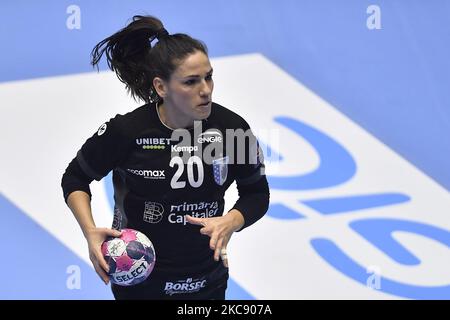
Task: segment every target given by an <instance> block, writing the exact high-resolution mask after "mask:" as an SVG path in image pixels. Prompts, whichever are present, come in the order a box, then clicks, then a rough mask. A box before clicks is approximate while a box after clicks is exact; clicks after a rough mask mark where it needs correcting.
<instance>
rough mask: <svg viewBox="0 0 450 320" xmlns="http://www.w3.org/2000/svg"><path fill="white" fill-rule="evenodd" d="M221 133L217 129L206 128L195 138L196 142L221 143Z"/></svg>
mask: <svg viewBox="0 0 450 320" xmlns="http://www.w3.org/2000/svg"><path fill="white" fill-rule="evenodd" d="M222 140H223V139H222V133H221V132H220V131H219V130H217V129H212V130H211V129H208V130H206V131H205V132H203V133H202V134H200V135H199V136H198V138H197V142H198V143H205V142H220V143H222Z"/></svg>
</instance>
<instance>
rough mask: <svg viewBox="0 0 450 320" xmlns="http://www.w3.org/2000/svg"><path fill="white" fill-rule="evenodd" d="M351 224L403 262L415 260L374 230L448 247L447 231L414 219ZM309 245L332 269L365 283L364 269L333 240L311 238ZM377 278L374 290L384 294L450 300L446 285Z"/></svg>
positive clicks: (378, 220) (407, 262)
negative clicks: (418, 237)
mask: <svg viewBox="0 0 450 320" xmlns="http://www.w3.org/2000/svg"><path fill="white" fill-rule="evenodd" d="M351 225H352V227H353V228H354V229H355V230H356V231H357V232H359V233H360V234H361V235H362V236H363V237H365V238H366V239H367V240H368V241H370V242H371V243H372V244H374V245H375V246H376V247H377V248H379V249H380V250H382V251H383V252H384V253H386V254H387V255H388V256H390V257H391V258H392V259H394V260H395V261H402V263H403V264H411V262H412V260H411V257H413V258H415V260H416V261H418V259H417V258H416V257H415V256H413V255H412V254H411V253H409V252H408V251H407V250H406V249H405V248H404V247H402V246H400V245H399V244H397V243H395V242H394V241H393V239H389V237H386V234H385V235H384V236H383V235H381V236H378V235H377V234H378V233H381V234H383V233H390V232H393V231H406V232H411V233H415V234H419V235H423V236H426V237H429V238H431V239H434V240H436V241H439V242H441V243H443V244H445V245H447V246H450V233H449V232H448V231H446V230H443V229H440V228H437V227H433V226H429V225H426V224H422V223H418V222H412V221H404V220H397V219H363V220H359V221H355V222H354V223H352V224H351ZM311 245H312V247H313V248H314V250H315V251H316V252H317V253H318V254H319V255H320V256H321V257H322V258H323V259H324V260H325V261H326V262H327V263H329V264H330V265H331V266H332V267H333V268H335V269H337V270H338V271H340V272H341V273H343V274H344V275H346V276H348V277H350V278H352V279H353V280H355V281H357V282H359V283H361V284H363V285H366V283H367V280H368V273H367V271H366V269H365V268H364V267H362V266H361V265H360V264H358V263H357V262H356V261H355V260H353V259H352V258H350V257H349V256H348V255H347V254H346V253H345V252H344V251H343V250H342V249H341V248H339V247H338V246H337V245H336V244H335V243H334V242H333V241H331V240H329V239H325V238H315V239H312V240H311ZM390 246H392V247H390ZM408 256H409V257H408ZM405 262H406V263H405ZM380 277H381V279H380V288H379V289H378V290H380V291H382V292H385V293H389V294H393V295H397V296H401V297H405V298H411V299H450V284H446V285H442V286H419V285H413V284H408V283H402V282H399V281H396V280H393V279H389V278H387V277H384V276H382V275H381V276H380Z"/></svg>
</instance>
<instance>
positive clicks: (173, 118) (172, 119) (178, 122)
mask: <svg viewBox="0 0 450 320" xmlns="http://www.w3.org/2000/svg"><path fill="white" fill-rule="evenodd" d="M156 110H157V112H158V116H159V120H160V121H161V122H162V124H163V125H165V126H166V127H167V128H169V129H171V130H176V129H180V128H184V129H189V128H192V127H193V125H194V121H193V120H192V119H188V118H184V117H180V115H179V114H177V113H176V112H173V111H174V108H170V107H167V106H166V105H165V104H164V103H161V104H160V105H157V106H156Z"/></svg>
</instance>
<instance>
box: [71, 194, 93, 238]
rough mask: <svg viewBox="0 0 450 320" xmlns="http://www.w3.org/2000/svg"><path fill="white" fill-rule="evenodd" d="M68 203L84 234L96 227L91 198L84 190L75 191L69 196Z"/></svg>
mask: <svg viewBox="0 0 450 320" xmlns="http://www.w3.org/2000/svg"><path fill="white" fill-rule="evenodd" d="M67 205H68V206H69V208H70V210H72V213H73V215H74V216H75V219H77V222H78V224H79V225H80V228H81V230H82V231H83V234H84V236H85V237H86V233H87V231H88V230H89V229H92V228H95V222H94V218H93V217H92V211H91V198H90V196H89V194H87V193H86V192H84V191H74V192H72V193H70V194H69V196H68V198H67Z"/></svg>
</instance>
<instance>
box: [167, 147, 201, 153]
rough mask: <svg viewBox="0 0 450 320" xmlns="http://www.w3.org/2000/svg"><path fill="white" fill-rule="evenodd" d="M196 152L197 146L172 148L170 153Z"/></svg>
mask: <svg viewBox="0 0 450 320" xmlns="http://www.w3.org/2000/svg"><path fill="white" fill-rule="evenodd" d="M192 151H198V146H172V152H192Z"/></svg>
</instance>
